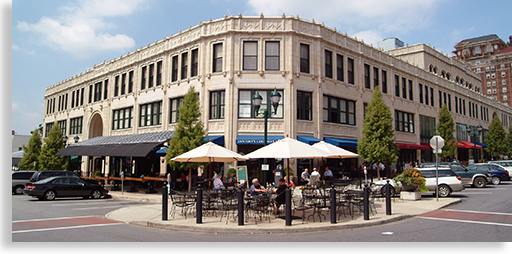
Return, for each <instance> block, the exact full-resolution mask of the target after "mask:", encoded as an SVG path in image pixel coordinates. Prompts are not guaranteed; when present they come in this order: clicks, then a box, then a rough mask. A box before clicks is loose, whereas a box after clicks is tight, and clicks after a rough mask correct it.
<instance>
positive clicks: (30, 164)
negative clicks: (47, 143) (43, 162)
mask: <svg viewBox="0 0 512 254" xmlns="http://www.w3.org/2000/svg"><path fill="white" fill-rule="evenodd" d="M41 145H42V141H41V135H39V131H38V129H35V130H34V131H32V137H30V139H29V140H28V146H25V145H23V151H24V154H23V158H22V159H21V161H20V163H19V164H18V166H19V168H20V169H21V170H39V163H37V160H38V157H39V154H40V153H41ZM34 162H35V166H34Z"/></svg>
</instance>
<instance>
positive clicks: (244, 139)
mask: <svg viewBox="0 0 512 254" xmlns="http://www.w3.org/2000/svg"><path fill="white" fill-rule="evenodd" d="M283 138H284V136H279V135H268V136H267V143H268V144H272V143H274V142H276V141H278V140H280V139H283ZM263 139H264V137H263V136H259V135H238V136H237V137H236V144H237V145H263V143H264V142H263Z"/></svg>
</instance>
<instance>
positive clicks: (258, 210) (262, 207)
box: [244, 193, 271, 224]
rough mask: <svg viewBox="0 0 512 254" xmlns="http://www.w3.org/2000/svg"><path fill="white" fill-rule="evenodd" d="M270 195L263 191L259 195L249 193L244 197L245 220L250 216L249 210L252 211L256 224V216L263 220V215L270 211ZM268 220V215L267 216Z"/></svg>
mask: <svg viewBox="0 0 512 254" xmlns="http://www.w3.org/2000/svg"><path fill="white" fill-rule="evenodd" d="M270 198H271V197H270V195H269V194H268V193H263V194H260V195H250V196H246V197H244V200H245V202H246V203H245V214H246V221H248V218H249V217H250V214H249V211H252V213H253V216H252V217H254V221H255V223H256V224H257V223H258V222H257V217H259V219H260V221H262V220H263V215H267V213H269V212H270V211H271V204H270ZM269 222H270V217H269Z"/></svg>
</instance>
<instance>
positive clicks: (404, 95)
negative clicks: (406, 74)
mask: <svg viewBox="0 0 512 254" xmlns="http://www.w3.org/2000/svg"><path fill="white" fill-rule="evenodd" d="M402 98H404V99H407V80H406V79H405V78H402Z"/></svg>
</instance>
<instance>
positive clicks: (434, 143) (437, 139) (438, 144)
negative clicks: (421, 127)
mask: <svg viewBox="0 0 512 254" xmlns="http://www.w3.org/2000/svg"><path fill="white" fill-rule="evenodd" d="M443 146H444V139H443V138H442V137H441V136H433V137H432V138H431V139H430V147H432V148H433V149H434V150H437V149H441V148H443Z"/></svg>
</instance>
